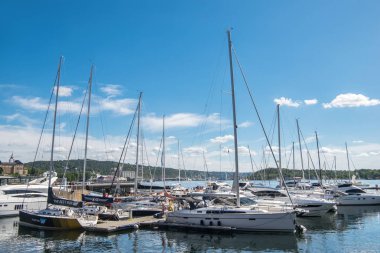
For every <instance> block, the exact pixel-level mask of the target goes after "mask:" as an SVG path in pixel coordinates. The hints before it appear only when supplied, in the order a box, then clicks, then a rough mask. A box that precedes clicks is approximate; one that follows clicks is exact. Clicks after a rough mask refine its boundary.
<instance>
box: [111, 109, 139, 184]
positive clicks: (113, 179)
mask: <svg viewBox="0 0 380 253" xmlns="http://www.w3.org/2000/svg"><path fill="white" fill-rule="evenodd" d="M138 109H139V106H137V107H136V110H135V113H134V114H133V118H132V122H131V125H130V126H129V130H128V134H127V137H126V138H125V142H124V146H123V150H122V151H121V155H120V158H119V162H118V164H117V167H116V170H115V173H114V175H113V178H112V183H111V186H110V190H111V189H112V186H113V184H114V182H115V177H116V175H117V172H118V171H119V167H120V163H121V159H122V158H123V154H124V150H125V147H126V145H127V141H128V139H129V137H130V134H131V131H132V128H133V125H134V123H135V119H136V115H137V112H138Z"/></svg>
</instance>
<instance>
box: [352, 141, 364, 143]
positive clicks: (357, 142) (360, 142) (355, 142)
mask: <svg viewBox="0 0 380 253" xmlns="http://www.w3.org/2000/svg"><path fill="white" fill-rule="evenodd" d="M363 142H364V141H362V140H355V141H352V143H355V144H358V143H363Z"/></svg>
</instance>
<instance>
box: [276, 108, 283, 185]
mask: <svg viewBox="0 0 380 253" xmlns="http://www.w3.org/2000/svg"><path fill="white" fill-rule="evenodd" d="M277 130H278V131H277V132H278V167H279V169H280V173H281V170H282V167H281V126H280V104H277ZM280 186H282V180H281V179H280Z"/></svg>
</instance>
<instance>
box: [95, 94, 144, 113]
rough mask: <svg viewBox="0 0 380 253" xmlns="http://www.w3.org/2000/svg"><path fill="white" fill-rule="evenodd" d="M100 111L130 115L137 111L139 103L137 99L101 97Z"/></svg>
mask: <svg viewBox="0 0 380 253" xmlns="http://www.w3.org/2000/svg"><path fill="white" fill-rule="evenodd" d="M98 102H99V104H98V106H99V108H98V109H99V110H100V111H111V112H113V113H115V114H119V115H129V114H133V113H134V112H135V108H134V107H135V106H136V104H137V100H136V99H130V98H123V99H110V98H106V99H101V100H99V101H98Z"/></svg>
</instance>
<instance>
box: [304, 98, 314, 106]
mask: <svg viewBox="0 0 380 253" xmlns="http://www.w3.org/2000/svg"><path fill="white" fill-rule="evenodd" d="M303 102H304V103H305V105H315V104H317V103H318V100H317V99H305V100H304V101H303Z"/></svg>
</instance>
